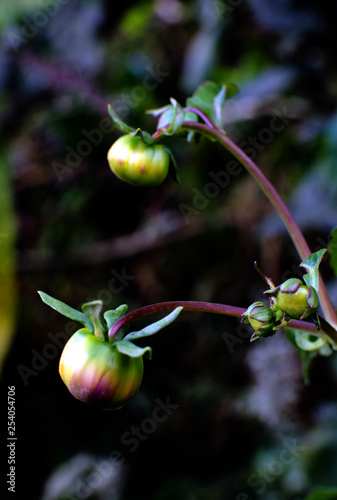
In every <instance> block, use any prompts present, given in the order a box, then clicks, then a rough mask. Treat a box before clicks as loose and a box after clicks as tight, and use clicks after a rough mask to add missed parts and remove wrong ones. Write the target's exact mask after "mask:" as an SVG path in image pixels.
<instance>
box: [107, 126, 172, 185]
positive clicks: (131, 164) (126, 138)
mask: <svg viewBox="0 0 337 500" xmlns="http://www.w3.org/2000/svg"><path fill="white" fill-rule="evenodd" d="M108 162H109V165H110V168H111V170H112V171H113V172H114V174H115V175H116V176H117V177H118V178H119V179H121V180H122V181H125V182H128V183H129V184H132V185H134V186H143V187H154V186H158V184H160V183H162V182H163V181H164V179H165V178H166V176H167V174H168V170H169V163H170V157H169V155H168V153H167V152H166V150H165V148H164V147H163V146H161V145H160V144H153V145H148V144H145V143H144V142H143V141H142V140H141V139H140V138H139V137H137V136H135V137H134V136H131V135H123V136H122V137H120V138H119V139H117V141H116V142H115V143H114V144H113V145H112V146H111V148H110V149H109V152H108Z"/></svg>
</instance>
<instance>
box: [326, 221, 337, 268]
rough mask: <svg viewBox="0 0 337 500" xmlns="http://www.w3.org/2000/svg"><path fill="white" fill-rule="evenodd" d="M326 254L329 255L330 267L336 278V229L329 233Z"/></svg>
mask: <svg viewBox="0 0 337 500" xmlns="http://www.w3.org/2000/svg"><path fill="white" fill-rule="evenodd" d="M328 252H329V254H330V265H331V267H332V269H333V270H334V272H335V275H336V276H337V227H335V229H333V230H332V231H331V235H330V241H329V244H328Z"/></svg>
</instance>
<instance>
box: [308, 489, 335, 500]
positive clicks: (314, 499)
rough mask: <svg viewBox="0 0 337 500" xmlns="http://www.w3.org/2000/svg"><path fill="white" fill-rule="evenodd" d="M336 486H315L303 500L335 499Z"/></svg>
mask: <svg viewBox="0 0 337 500" xmlns="http://www.w3.org/2000/svg"><path fill="white" fill-rule="evenodd" d="M336 499H337V488H315V489H314V490H313V491H312V492H311V493H310V494H309V496H307V497H306V498H305V500H336Z"/></svg>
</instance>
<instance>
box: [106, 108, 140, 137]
mask: <svg viewBox="0 0 337 500" xmlns="http://www.w3.org/2000/svg"><path fill="white" fill-rule="evenodd" d="M108 113H109V115H110V118H111V121H112V123H113V124H114V126H115V127H116V128H117V129H118V130H120V131H121V132H123V133H124V134H130V133H134V132H136V129H135V128H134V127H130V126H129V125H127V124H126V123H125V122H124V121H123V120H122V119H121V118H120V117H119V116H118V114H117V113H116V111H115V110H114V109H113V107H112V106H111V104H109V105H108Z"/></svg>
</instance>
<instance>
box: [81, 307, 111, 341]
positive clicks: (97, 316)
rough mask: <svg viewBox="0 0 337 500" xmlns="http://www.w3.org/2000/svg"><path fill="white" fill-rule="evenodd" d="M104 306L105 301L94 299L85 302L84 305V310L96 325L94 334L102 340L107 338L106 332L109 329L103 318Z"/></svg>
mask: <svg viewBox="0 0 337 500" xmlns="http://www.w3.org/2000/svg"><path fill="white" fill-rule="evenodd" d="M102 308H103V302H102V301H101V300H93V301H91V302H85V303H84V304H83V305H82V311H83V312H84V314H85V315H86V316H87V317H88V318H89V319H90V321H91V323H92V324H93V325H94V334H95V335H96V337H98V338H100V339H102V340H106V334H107V331H108V330H107V327H106V325H103V323H102V320H101V312H102Z"/></svg>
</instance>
